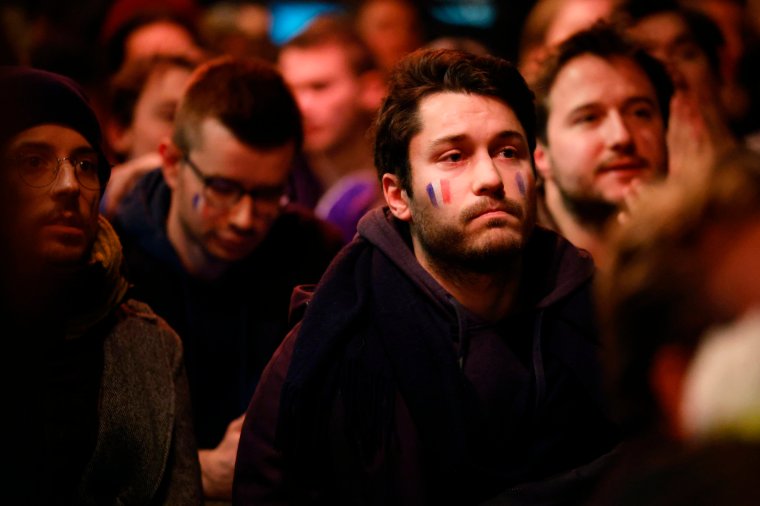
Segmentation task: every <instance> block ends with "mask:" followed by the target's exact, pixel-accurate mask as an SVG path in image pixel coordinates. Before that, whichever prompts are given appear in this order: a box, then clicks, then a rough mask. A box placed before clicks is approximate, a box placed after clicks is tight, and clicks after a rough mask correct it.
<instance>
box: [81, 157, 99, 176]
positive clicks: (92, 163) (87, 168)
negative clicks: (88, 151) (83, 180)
mask: <svg viewBox="0 0 760 506" xmlns="http://www.w3.org/2000/svg"><path fill="white" fill-rule="evenodd" d="M76 165H78V166H79V169H80V170H81V171H82V172H88V173H91V172H97V171H98V161H97V160H95V159H90V158H84V159H80V160H77V161H76Z"/></svg>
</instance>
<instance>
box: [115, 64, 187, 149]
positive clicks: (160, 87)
mask: <svg viewBox="0 0 760 506" xmlns="http://www.w3.org/2000/svg"><path fill="white" fill-rule="evenodd" d="M189 78H190V70H188V69H185V68H182V67H177V66H171V67H161V68H158V69H156V70H154V71H153V72H152V73H151V75H150V77H149V78H148V80H147V81H146V83H145V87H144V88H143V90H142V93H140V96H139V97H138V99H137V103H136V104H135V110H134V115H133V119H132V124H131V125H130V126H129V127H128V129H127V132H126V138H128V140H129V145H128V146H125V148H126V149H127V150H128V158H130V159H131V158H137V157H138V156H141V155H145V154H148V153H155V152H156V151H157V150H158V145H159V144H160V143H161V141H162V140H163V139H164V137H168V136H169V135H171V132H172V125H173V124H174V113H175V111H176V109H177V103H178V102H179V99H180V97H181V96H182V90H183V89H184V87H185V84H186V83H187V81H188V79H189Z"/></svg>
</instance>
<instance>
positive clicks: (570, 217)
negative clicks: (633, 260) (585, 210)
mask: <svg viewBox="0 0 760 506" xmlns="http://www.w3.org/2000/svg"><path fill="white" fill-rule="evenodd" d="M544 197H545V201H544V202H545V204H546V209H547V211H548V212H549V214H550V217H551V219H552V221H553V222H554V223H553V225H554V226H555V227H556V231H557V232H558V233H560V234H561V235H562V236H564V237H565V238H566V239H567V240H568V241H570V242H571V243H573V245H574V246H576V247H578V248H582V249H585V250H586V251H588V252H589V253H590V254H591V257H592V258H593V259H594V262H595V263H596V265H597V266H600V265H603V264H604V263H605V262H606V258H607V235H608V230H609V223H610V220H611V219H614V217H613V218H607V219H599V220H589V219H582V218H581V217H580V216H578V215H577V214H575V213H573V212H572V211H571V210H570V209H568V208H567V206H566V203H565V201H564V200H563V199H562V196H561V195H560V193H559V191H558V189H557V187H556V186H555V185H554V184H551V183H546V185H545V194H544Z"/></svg>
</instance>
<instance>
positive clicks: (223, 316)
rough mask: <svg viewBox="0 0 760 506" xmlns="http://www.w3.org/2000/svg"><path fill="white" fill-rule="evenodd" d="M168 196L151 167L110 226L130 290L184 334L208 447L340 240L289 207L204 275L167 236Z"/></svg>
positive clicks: (200, 429)
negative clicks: (254, 241)
mask: <svg viewBox="0 0 760 506" xmlns="http://www.w3.org/2000/svg"><path fill="white" fill-rule="evenodd" d="M170 199H171V190H170V189H169V187H168V186H167V185H166V182H165V181H164V179H163V177H162V175H161V171H159V170H156V171H154V172H151V173H149V174H147V175H146V176H145V177H144V178H142V179H141V180H140V181H139V182H138V184H137V186H136V188H135V189H134V191H133V192H131V193H130V194H129V195H128V196H127V197H126V198H125V200H124V201H123V203H122V205H121V206H120V208H119V210H118V212H117V216H116V217H115V218H114V220H113V221H114V228H116V230H117V232H118V233H119V235H120V237H121V240H122V243H123V245H124V257H125V261H126V267H127V278H128V279H129V281H130V282H132V283H133V284H134V296H135V297H136V298H138V299H140V300H143V301H145V302H147V303H148V304H149V305H150V306H151V307H152V308H153V310H154V311H156V313H157V314H158V315H160V316H161V317H163V318H164V319H165V320H166V321H167V322H169V324H170V325H171V326H172V327H173V328H174V329H175V330H176V331H177V333H178V334H179V335H180V337H181V338H182V342H183V344H184V347H185V363H186V365H187V374H188V379H189V381H190V394H191V397H192V403H193V412H194V421H195V430H196V435H197V437H198V445H199V447H200V448H213V447H215V446H216V445H217V444H218V443H219V442H220V441H221V439H222V437H223V436H224V433H225V430H226V428H227V425H228V424H229V423H230V422H231V421H232V420H233V419H235V418H237V417H238V416H240V415H241V414H243V412H244V411H245V408H246V407H247V406H248V402H249V401H250V399H251V396H252V395H253V391H254V389H255V387H256V383H257V382H258V379H259V376H260V375H261V371H262V370H263V369H264V366H265V365H266V363H267V362H268V361H269V358H270V357H271V356H272V353H273V352H274V350H275V349H276V348H277V346H278V345H279V343H280V342H281V341H282V339H283V337H285V335H286V334H287V332H288V329H289V328H288V326H287V324H288V306H289V304H290V294H291V292H292V291H293V288H294V287H295V286H297V285H299V284H303V283H316V282H317V281H318V280H319V278H320V276H321V275H322V273H323V272H324V270H325V268H326V267H327V265H328V264H329V262H330V260H332V258H333V257H334V256H335V254H336V253H337V252H338V250H339V249H340V247H341V245H342V240H341V238H340V234H339V232H338V231H337V230H334V229H332V228H330V227H329V226H328V225H327V224H326V223H324V222H321V221H319V220H317V219H316V218H314V216H313V215H312V214H310V213H308V212H305V211H300V210H298V209H296V208H291V207H288V208H286V209H285V210H284V211H283V213H282V214H281V215H280V217H279V218H278V219H277V221H276V222H275V223H274V225H273V226H272V228H271V229H270V231H269V233H268V234H267V237H266V239H265V240H264V241H263V242H262V243H261V244H260V245H259V246H258V247H257V248H256V250H255V251H254V252H253V253H252V254H251V255H250V256H248V257H247V258H245V259H243V260H241V261H240V262H237V263H236V264H234V265H231V266H230V268H229V269H228V270H227V271H226V272H225V273H224V274H223V275H222V276H221V277H220V278H219V279H216V280H213V281H204V280H202V279H198V278H194V277H193V276H191V275H190V274H188V273H187V272H186V271H185V269H184V268H183V267H182V264H181V263H180V260H179V258H178V257H177V254H176V252H175V250H174V248H173V246H172V245H171V243H170V242H169V239H168V238H167V235H166V217H167V214H168V211H169V204H170Z"/></svg>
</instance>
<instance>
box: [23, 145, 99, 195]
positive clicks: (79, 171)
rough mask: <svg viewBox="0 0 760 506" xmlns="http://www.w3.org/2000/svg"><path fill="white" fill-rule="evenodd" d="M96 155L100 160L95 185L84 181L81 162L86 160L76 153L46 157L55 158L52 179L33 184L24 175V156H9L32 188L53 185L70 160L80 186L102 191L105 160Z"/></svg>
mask: <svg viewBox="0 0 760 506" xmlns="http://www.w3.org/2000/svg"><path fill="white" fill-rule="evenodd" d="M35 156H40V157H41V158H42V157H43V155H35ZM95 157H96V158H97V159H98V161H97V162H96V167H95V179H96V180H97V184H96V185H95V186H94V187H93V186H92V185H89V184H88V183H87V182H84V181H82V177H81V174H82V168H81V165H80V163H81V162H83V161H85V160H80V159H79V157H78V156H76V155H70V156H63V157H61V158H58V157H55V156H49V157H47V158H46V159H47V160H48V161H52V160H55V168H53V169H52V170H50V172H51V173H52V174H53V176H52V178H51V179H50V181H48V182H47V183H44V184H32V183H30V182H29V181H28V180H27V179H26V178H25V177H24V171H23V170H22V168H21V165H22V164H21V160H22V158H23V157H22V156H12V157H9V160H10V161H11V162H12V163H14V164H15V165H16V170H18V172H19V177H20V178H21V181H23V183H24V184H25V185H27V186H29V187H30V188H38V189H41V188H47V187H48V186H51V185H52V184H53V183H55V181H56V180H57V179H58V174H60V172H61V164H62V163H63V162H65V161H68V162H69V165H71V167H72V168H73V169H74V177H75V178H76V180H77V182H78V183H79V185H80V186H82V187H83V188H86V189H88V190H94V191H100V189H101V187H102V183H101V180H100V169H101V167H102V164H103V163H104V162H103V160H101V157H100V155H98V154H97V153H95Z"/></svg>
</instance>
